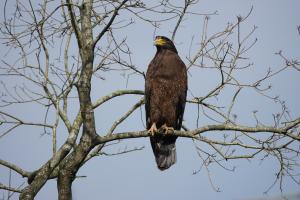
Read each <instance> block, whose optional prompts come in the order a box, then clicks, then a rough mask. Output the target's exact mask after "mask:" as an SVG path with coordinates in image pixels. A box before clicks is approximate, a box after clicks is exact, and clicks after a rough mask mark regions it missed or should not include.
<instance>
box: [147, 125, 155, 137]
mask: <svg viewBox="0 0 300 200" xmlns="http://www.w3.org/2000/svg"><path fill="white" fill-rule="evenodd" d="M148 133H150V136H154V134H155V133H157V127H156V123H153V124H152V126H151V127H150V129H149V130H148Z"/></svg>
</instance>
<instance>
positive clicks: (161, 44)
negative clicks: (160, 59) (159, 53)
mask: <svg viewBox="0 0 300 200" xmlns="http://www.w3.org/2000/svg"><path fill="white" fill-rule="evenodd" d="M154 45H155V46H156V48H157V50H161V49H169V50H171V51H174V52H176V53H177V49H176V47H175V45H174V43H173V42H172V40H170V39H169V38H167V37H165V36H156V37H155V40H154Z"/></svg>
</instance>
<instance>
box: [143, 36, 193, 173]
mask: <svg viewBox="0 0 300 200" xmlns="http://www.w3.org/2000/svg"><path fill="white" fill-rule="evenodd" d="M154 45H155V46H156V49H157V51H156V54H155V56H154V58H153V59H152V61H151V62H150V64H149V66H148V69H147V73H146V77H145V110H146V125H147V130H148V132H149V135H150V142H151V147H152V150H153V153H154V156H155V160H156V164H157V167H158V168H159V169H160V170H165V169H168V168H169V167H170V166H172V165H173V164H174V163H175V162H176V147H175V142H176V139H177V136H175V135H173V134H170V133H173V132H174V130H180V129H181V126H182V120H183V114H184V108H185V102H186V94H187V69H186V66H185V64H184V63H183V61H182V60H181V59H180V57H179V55H178V52H177V49H176V47H175V45H174V43H173V42H172V41H171V40H170V39H169V38H167V37H165V36H156V37H155V41H154ZM157 133H163V134H157Z"/></svg>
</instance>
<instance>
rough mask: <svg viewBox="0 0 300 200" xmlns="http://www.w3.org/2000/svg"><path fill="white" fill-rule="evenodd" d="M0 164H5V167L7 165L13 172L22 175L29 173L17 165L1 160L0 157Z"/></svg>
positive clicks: (26, 175)
mask: <svg viewBox="0 0 300 200" xmlns="http://www.w3.org/2000/svg"><path fill="white" fill-rule="evenodd" d="M0 165H3V166H5V167H7V168H9V169H12V170H14V171H15V172H17V173H18V174H20V175H22V176H23V177H28V176H29V175H30V174H31V173H30V172H28V171H25V170H23V169H21V168H20V167H18V166H17V165H15V164H12V163H9V162H7V161H4V160H1V159H0Z"/></svg>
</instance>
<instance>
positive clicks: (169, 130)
mask: <svg viewBox="0 0 300 200" xmlns="http://www.w3.org/2000/svg"><path fill="white" fill-rule="evenodd" d="M160 129H161V130H162V131H163V132H164V133H166V134H172V133H174V128H173V127H169V126H167V124H164V125H162V126H161V127H160Z"/></svg>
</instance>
